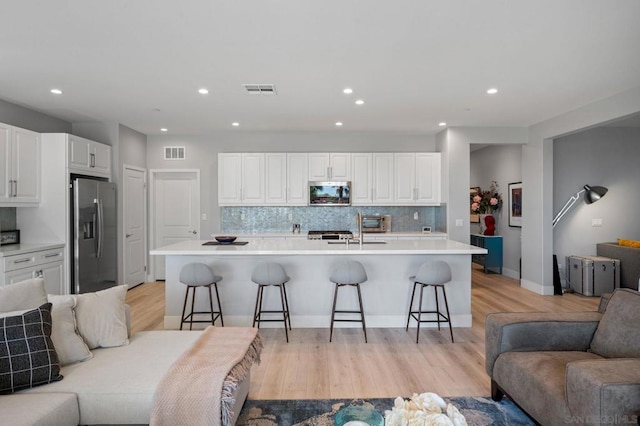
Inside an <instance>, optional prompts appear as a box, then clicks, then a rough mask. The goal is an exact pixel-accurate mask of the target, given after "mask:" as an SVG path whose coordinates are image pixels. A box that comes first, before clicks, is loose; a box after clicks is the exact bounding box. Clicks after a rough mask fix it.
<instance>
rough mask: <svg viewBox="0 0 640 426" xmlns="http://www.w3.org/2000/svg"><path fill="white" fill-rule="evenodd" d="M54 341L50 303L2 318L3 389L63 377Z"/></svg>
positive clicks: (0, 357) (0, 373)
mask: <svg viewBox="0 0 640 426" xmlns="http://www.w3.org/2000/svg"><path fill="white" fill-rule="evenodd" d="M61 379H62V376H61V375H60V364H59V362H58V355H57V354H56V351H55V348H54V347H53V342H52V341H51V303H45V304H44V305H42V306H40V307H39V308H37V309H34V310H31V311H27V312H25V313H23V314H21V315H15V316H11V317H4V318H0V393H10V392H16V391H19V390H21V389H27V388H32V387H34V386H38V385H43V384H46V383H51V382H55V381H58V380H61Z"/></svg>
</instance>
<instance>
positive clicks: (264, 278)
mask: <svg viewBox="0 0 640 426" xmlns="http://www.w3.org/2000/svg"><path fill="white" fill-rule="evenodd" d="M251 281H253V282H254V283H256V284H261V285H278V284H283V283H286V282H288V281H289V277H288V276H287V274H286V272H284V268H283V267H282V265H280V264H279V263H275V262H265V263H261V264H259V265H258V266H256V267H255V268H254V270H253V273H252V274H251Z"/></svg>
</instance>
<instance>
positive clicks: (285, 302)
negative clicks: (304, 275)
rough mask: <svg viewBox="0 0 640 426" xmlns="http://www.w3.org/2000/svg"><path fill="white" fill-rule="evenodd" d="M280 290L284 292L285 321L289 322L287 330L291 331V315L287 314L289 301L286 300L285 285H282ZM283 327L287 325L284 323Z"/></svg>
mask: <svg viewBox="0 0 640 426" xmlns="http://www.w3.org/2000/svg"><path fill="white" fill-rule="evenodd" d="M282 290H283V291H284V304H285V305H286V306H287V308H286V310H287V320H288V321H289V330H291V314H290V313H289V299H287V287H286V286H285V283H282ZM284 326H285V327H286V326H287V323H286V322H285V323H284Z"/></svg>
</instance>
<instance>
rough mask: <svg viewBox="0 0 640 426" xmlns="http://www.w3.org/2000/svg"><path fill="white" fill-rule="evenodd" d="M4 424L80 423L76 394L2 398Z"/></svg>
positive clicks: (0, 410) (57, 425)
mask: <svg viewBox="0 0 640 426" xmlns="http://www.w3.org/2000/svg"><path fill="white" fill-rule="evenodd" d="M0 413H2V424H5V425H11V426H61V425H77V424H79V422H80V413H79V412H78V398H77V396H76V394H75V393H42V394H33V395H25V394H21V393H20V394H11V395H2V396H0Z"/></svg>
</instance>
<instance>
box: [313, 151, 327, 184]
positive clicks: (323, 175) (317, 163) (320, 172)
mask: <svg viewBox="0 0 640 426" xmlns="http://www.w3.org/2000/svg"><path fill="white" fill-rule="evenodd" d="M328 179H329V153H326V152H312V153H310V154H309V180H315V181H323V180H328Z"/></svg>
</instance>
